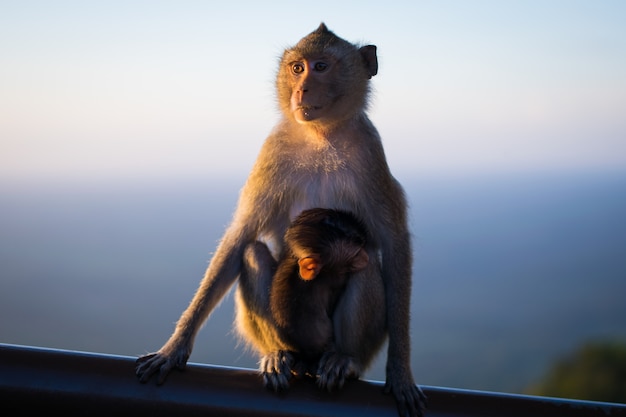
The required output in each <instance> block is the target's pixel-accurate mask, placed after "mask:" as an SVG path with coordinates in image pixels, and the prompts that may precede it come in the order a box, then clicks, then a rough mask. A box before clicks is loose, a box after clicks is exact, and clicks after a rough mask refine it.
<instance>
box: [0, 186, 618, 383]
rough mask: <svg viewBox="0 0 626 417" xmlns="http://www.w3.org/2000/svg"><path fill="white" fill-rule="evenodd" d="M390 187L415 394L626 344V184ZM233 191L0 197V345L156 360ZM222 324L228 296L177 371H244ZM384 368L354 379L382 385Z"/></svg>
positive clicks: (80, 191)
mask: <svg viewBox="0 0 626 417" xmlns="http://www.w3.org/2000/svg"><path fill="white" fill-rule="evenodd" d="M404 183H405V186H406V189H407V192H408V195H409V199H410V202H411V228H412V231H413V235H414V236H413V237H414V248H415V266H414V286H413V294H412V300H413V306H412V322H411V335H412V343H413V349H412V352H413V354H412V366H413V368H414V372H415V374H416V378H417V379H418V381H419V383H421V384H425V385H440V386H449V387H460V388H471V389H484V390H496V391H508V392H526V390H527V389H528V388H529V387H531V386H532V385H535V384H537V383H538V382H539V381H540V380H541V379H542V378H543V376H544V374H546V373H547V372H548V370H549V369H550V367H551V366H553V365H554V364H555V362H558V361H560V360H562V359H563V358H565V357H567V356H568V355H571V354H573V353H574V352H575V351H576V350H578V349H579V348H581V347H582V346H583V345H585V344H587V343H589V342H599V341H600V342H603V341H612V342H614V341H618V342H622V343H624V342H626V337H625V336H626V302H624V294H626V256H625V255H626V222H624V221H623V220H624V213H626V193H624V190H626V176H623V175H615V176H593V175H588V174H587V175H581V174H579V175H573V174H571V175H568V176H541V177H534V178H528V177H523V178H514V177H510V178H497V179H493V178H481V179H480V180H478V179H466V178H463V179H461V178H459V179H456V180H452V179H447V180H435V179H430V180H429V181H424V180H420V179H413V178H405V179H404ZM240 185H241V183H239V184H237V183H236V182H232V183H231V182H230V181H221V182H219V183H217V182H207V183H206V184H201V183H193V184H182V183H177V184H171V185H159V184H150V185H148V184H143V185H136V184H135V185H128V184H126V185H122V184H118V185H117V186H116V187H111V186H109V187H105V186H101V187H96V188H92V187H87V186H81V187H77V186H73V187H67V188H64V187H61V186H48V187H45V188H40V187H33V188H25V187H20V188H19V189H16V188H7V187H4V188H2V189H1V191H2V197H3V198H2V200H1V202H0V213H1V215H0V230H2V233H1V234H0V274H1V277H2V279H1V280H0V341H1V342H4V343H17V344H26V345H34V346H44V347H56V348H65V349H77V350H86V351H95V352H103V353H115V354H123V355H130V356H137V355H140V354H143V353H146V352H149V351H153V350H156V349H158V348H159V347H160V346H161V345H162V343H164V342H165V341H166V340H167V338H168V337H169V335H170V333H171V331H172V330H173V327H174V323H175V321H176V320H177V319H178V317H179V314H180V313H181V312H182V310H183V309H184V308H185V307H186V305H187V303H188V302H189V301H190V300H191V296H192V295H193V293H194V291H195V290H196V287H197V285H198V283H199V281H200V279H201V277H202V274H203V273H204V269H205V267H206V265H207V262H208V260H209V259H210V256H211V254H210V252H211V251H213V250H214V249H215V246H216V244H217V241H218V240H219V238H220V237H221V234H222V232H223V230H224V227H225V225H226V224H227V223H228V222H229V220H230V215H231V212H232V207H234V205H235V202H236V199H237V190H238V188H239V186H240ZM232 321H233V297H232V293H231V295H230V296H229V297H227V298H226V300H225V301H224V302H223V303H222V304H221V305H220V307H218V309H217V310H216V311H215V313H214V314H213V315H212V317H211V318H210V319H209V321H208V322H207V324H206V326H205V327H204V328H203V330H202V331H201V332H200V335H199V336H198V338H197V341H196V344H195V349H194V351H193V354H192V356H191V359H190V360H191V361H194V362H203V363H213V364H221V365H231V366H241V367H251V368H256V366H257V364H256V360H257V358H256V357H255V356H254V355H252V354H250V353H249V352H248V351H247V350H246V349H245V348H244V347H243V346H241V345H240V344H239V343H238V340H237V337H236V335H235V334H234V333H233V332H232V331H231V324H232ZM385 357H386V353H385V352H383V353H382V354H381V355H380V356H379V360H378V361H377V362H376V364H375V366H374V367H373V368H372V370H371V371H370V372H368V374H367V375H366V376H365V377H366V378H368V379H377V380H384V361H385ZM616 366H617V365H616ZM622 369H623V368H622Z"/></svg>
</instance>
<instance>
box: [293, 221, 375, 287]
mask: <svg viewBox="0 0 626 417" xmlns="http://www.w3.org/2000/svg"><path fill="white" fill-rule="evenodd" d="M285 243H286V245H287V247H288V248H289V250H290V251H291V255H292V256H294V257H295V258H297V259H298V265H299V273H300V278H302V279H304V280H306V281H309V280H312V279H314V278H315V277H317V275H318V274H319V273H320V272H321V270H322V268H324V269H325V270H326V271H327V272H330V273H331V274H333V275H334V276H345V275H346V274H348V273H350V272H356V271H360V270H361V269H363V268H365V267H366V266H367V264H368V262H369V256H368V255H367V251H366V250H365V243H366V229H365V226H364V225H363V223H362V222H361V221H360V220H358V219H357V218H356V217H355V216H354V215H352V214H351V213H348V212H345V211H339V210H331V209H322V208H314V209H309V210H305V211H303V212H302V213H301V214H300V215H299V216H298V217H297V218H296V219H295V220H294V221H293V222H292V223H291V225H290V226H289V228H288V229H287V232H286V233H285Z"/></svg>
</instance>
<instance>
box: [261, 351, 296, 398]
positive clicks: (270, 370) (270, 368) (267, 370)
mask: <svg viewBox="0 0 626 417" xmlns="http://www.w3.org/2000/svg"><path fill="white" fill-rule="evenodd" d="M295 361H296V360H295V358H294V356H293V354H292V353H291V352H289V351H286V350H278V351H275V352H271V353H268V354H267V355H265V356H263V357H262V358H261V366H260V371H261V374H262V375H263V383H264V384H265V386H266V387H267V388H269V389H271V390H273V391H275V392H279V391H284V390H286V389H287V388H289V380H290V379H291V377H292V373H291V371H292V369H293V367H294V364H295Z"/></svg>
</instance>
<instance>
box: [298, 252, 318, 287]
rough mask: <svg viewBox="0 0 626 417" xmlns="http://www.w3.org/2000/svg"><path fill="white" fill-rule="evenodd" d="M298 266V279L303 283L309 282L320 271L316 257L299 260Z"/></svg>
mask: <svg viewBox="0 0 626 417" xmlns="http://www.w3.org/2000/svg"><path fill="white" fill-rule="evenodd" d="M298 265H299V266H300V278H302V279H303V280H305V281H310V280H312V279H313V278H315V277H316V276H317V274H319V273H320V270H321V269H322V266H323V265H322V263H321V262H320V261H319V259H317V258H316V257H313V256H309V257H306V258H300V259H299V260H298Z"/></svg>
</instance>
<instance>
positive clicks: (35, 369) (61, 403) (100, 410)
mask: <svg viewBox="0 0 626 417" xmlns="http://www.w3.org/2000/svg"><path fill="white" fill-rule="evenodd" d="M134 367H135V359H134V358H131V357H124V356H114V355H103V354H95V353H84V352H75V351H65V350H56V349H45V348H35V347H26V346H16V345H7V344H0V409H2V410H4V411H3V412H2V414H3V415H13V414H19V415H27V414H30V413H35V412H36V413H41V412H42V411H44V412H45V413H46V414H50V415H56V413H59V415H64V416H68V415H81V416H85V415H88V416H105V415H106V416H111V415H129V414H133V415H135V416H180V417H186V416H203V417H206V416H247V417H252V416H359V417H367V416H397V411H396V407H395V404H394V401H393V399H392V398H391V397H390V396H388V395H384V394H383V393H382V386H383V385H382V383H379V382H369V381H350V382H349V383H347V384H346V386H345V387H344V389H342V390H341V391H340V392H338V393H332V394H329V393H325V392H322V391H320V390H318V389H317V388H316V387H315V384H314V383H313V382H312V381H309V380H306V379H303V380H298V381H296V382H294V383H293V384H292V387H291V388H290V389H289V391H288V392H287V393H284V394H281V395H276V394H274V393H272V392H269V391H267V390H265V389H264V388H263V387H262V383H261V380H260V377H259V375H258V373H257V372H256V371H253V370H249V369H238V368H227V367H218V366H207V365H199V364H189V365H188V366H187V369H186V371H185V372H182V373H181V372H173V373H172V374H171V375H170V376H169V377H168V380H167V382H166V383H165V384H164V385H162V386H156V385H155V384H154V383H153V382H150V383H147V384H141V383H139V382H138V381H137V379H136V377H135V373H134ZM423 389H424V392H425V393H426V395H427V396H428V397H429V408H428V410H427V416H429V417H430V416H432V417H436V416H450V417H452V416H507V417H515V416H533V417H538V416H551V417H552V416H571V417H578V416H580V417H583V416H584V417H595V416H597V417H606V416H626V405H624V404H610V403H600V402H592V401H575V400H562V399H554V398H544V397H531V396H522V395H510V394H496V393H489V392H480V391H467V390H454V389H446V388H435V387H423Z"/></svg>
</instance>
